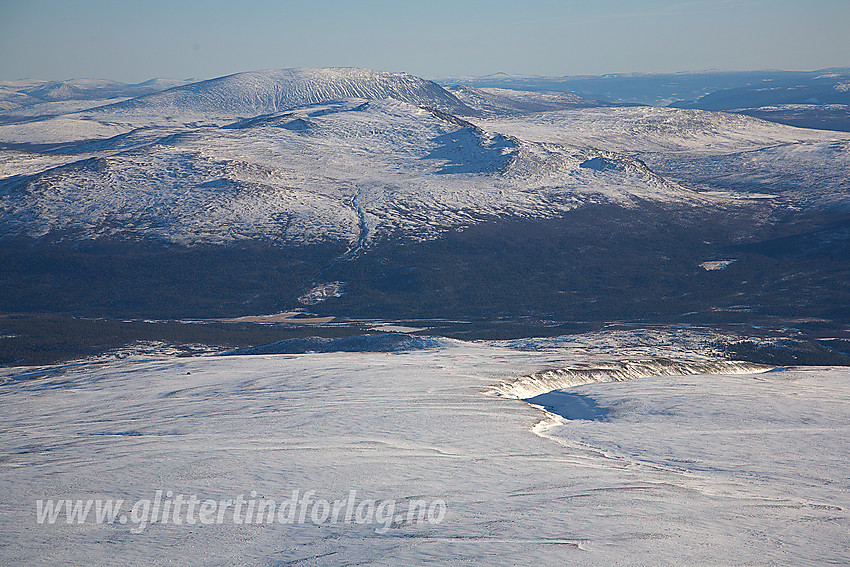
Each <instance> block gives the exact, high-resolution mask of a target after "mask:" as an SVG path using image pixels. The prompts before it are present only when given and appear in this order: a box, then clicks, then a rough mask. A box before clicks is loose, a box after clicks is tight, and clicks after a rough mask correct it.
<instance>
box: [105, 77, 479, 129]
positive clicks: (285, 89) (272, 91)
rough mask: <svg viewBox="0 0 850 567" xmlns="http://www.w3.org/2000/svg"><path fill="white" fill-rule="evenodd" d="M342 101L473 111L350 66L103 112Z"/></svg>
mask: <svg viewBox="0 0 850 567" xmlns="http://www.w3.org/2000/svg"><path fill="white" fill-rule="evenodd" d="M345 98H363V99H384V98H393V99H396V100H400V101H402V102H408V103H411V104H415V105H419V106H427V107H432V108H436V109H439V110H444V111H447V112H452V113H461V114H468V113H470V112H472V111H471V109H470V108H469V107H467V106H466V105H465V104H464V103H462V102H461V101H460V100H458V99H457V98H456V97H455V96H454V95H452V94H451V93H449V92H448V91H446V90H445V89H443V88H442V87H440V86H439V85H437V84H436V83H433V82H431V81H427V80H425V79H421V78H419V77H416V76H413V75H408V74H405V73H387V72H383V71H372V70H369V69H359V68H351V67H334V68H327V69H307V68H295V69H268V70H264V71H249V72H244V73H236V74H234V75H227V76H225V77H219V78H216V79H209V80H206V81H200V82H197V83H191V84H188V85H182V86H178V87H175V88H172V89H168V90H166V91H163V92H159V93H154V94H150V95H147V96H143V97H139V98H137V99H133V100H129V101H125V102H121V103H118V104H113V105H110V106H106V107H103V109H101V112H112V111H145V112H148V113H151V112H154V113H156V112H159V111H163V110H170V111H182V112H193V113H217V114H223V113H226V114H230V115H236V116H245V117H248V116H257V115H258V114H269V113H273V112H280V111H283V110H287V109H289V108H293V107H296V106H302V105H305V104H315V103H322V102H330V101H334V100H339V99H345Z"/></svg>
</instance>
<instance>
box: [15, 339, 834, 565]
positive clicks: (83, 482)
mask: <svg viewBox="0 0 850 567" xmlns="http://www.w3.org/2000/svg"><path fill="white" fill-rule="evenodd" d="M603 339H604V337H603ZM603 339H600V337H598V336H597V337H595V338H593V337H592V340H590V339H588V340H587V341H584V342H581V341H578V340H576V339H569V340H564V341H560V342H559V341H558V340H553V339H547V340H544V341H540V342H538V343H536V344H531V343H530V342H529V341H516V342H505V343H464V342H459V341H450V340H447V339H438V340H433V341H428V342H425V343H423V346H426V347H428V348H423V349H419V350H408V351H398V352H354V353H352V352H329V353H313V354H295V355H248V356H209V357H200V358H167V357H160V358H148V359H124V360H115V361H111V362H102V361H100V362H87V363H79V364H70V365H63V366H54V367H45V368H6V369H3V370H0V409H2V414H3V425H2V428H0V432H2V433H0V452H2V456H0V486H2V490H0V563H2V564H5V565H11V564H33V565H58V564H62V565H84V564H86V565H127V564H174V565H186V564H203V565H237V564H240V565H241V564H248V565H289V564H297V565H302V564H303V565H354V564H356V565H375V564H377V565H413V564H425V563H428V564H434V565H530V564H549V565H795V566H799V565H829V564H832V565H838V564H848V563H850V551H848V550H849V549H850V535H849V534H850V519H848V510H850V493H848V476H850V469H848V467H847V462H848V461H850V443H848V438H850V419H848V418H850V369H846V368H827V367H817V368H815V367H807V368H787V369H784V368H783V369H768V368H766V367H760V366H757V365H749V364H734V363H728V362H722V361H713V360H711V359H709V358H708V357H706V356H703V355H701V354H699V353H697V352H692V353H688V352H687V351H686V349H680V350H679V351H676V349H670V348H665V347H662V346H659V347H657V348H654V347H652V345H649V346H647V345H644V346H643V347H641V348H629V347H628V345H625V346H623V347H622V348H617V346H616V344H614V342H611V341H608V342H607V343H606V342H605V340H603ZM615 342H616V341H615ZM603 343H604V344H603ZM653 355H654V356H653ZM558 369H560V370H558ZM547 370H548V371H549V372H547ZM680 373H689V374H688V375H681V374H680ZM658 374H673V375H663V376H658ZM676 374H679V375H676ZM629 378H633V379H629ZM535 388H536V389H535ZM523 396H525V397H527V398H528V400H529V402H526V401H523V400H522V399H520V397H523ZM533 404H534V405H533ZM543 408H547V409H548V410H549V411H546V410H544V409H543ZM559 414H561V415H559ZM294 491H297V493H294ZM310 491H312V492H310ZM118 499H120V500H123V501H124V502H123V508H122V509H121V510H120V512H121V513H120V514H116V515H115V522H114V523H107V522H102V523H98V522H97V521H96V519H95V518H94V516H95V513H96V509H95V508H96V507H100V508H102V507H103V506H104V505H105V503H106V502H111V503H112V504H113V505H117V504H115V501H116V500H118ZM65 500H71V501H72V502H71V504H72V507H73V506H76V505H77V500H80V504H81V505H82V506H85V505H86V502H87V501H89V500H91V501H92V502H93V504H92V508H91V510H90V516H88V517H87V519H86V521H85V522H84V523H82V524H78V523H77V522H76V520H75V521H74V523H72V524H69V523H68V522H67V518H66V516H67V509H66V506H65V503H64V501H65ZM39 501H41V503H40V504H39ZM227 501H230V504H227ZM335 501H337V502H335ZM189 502H194V504H191V505H190V504H189ZM48 504H50V505H56V510H54V512H55V514H54V518H55V521H54V522H53V523H52V524H51V522H50V519H49V511H46V508H45V507H46V506H48ZM335 505H336V510H335V511H334V506H335ZM205 506H206V508H205ZM261 506H262V512H259V510H260V509H261ZM273 506H274V507H273ZM190 507H191V508H192V511H191V512H190V511H189V509H190ZM57 510H58V511H57ZM269 510H271V512H269ZM411 511H412V514H411V513H410V512H411ZM334 514H336V516H334ZM39 515H41V516H42V518H41V521H39V517H38V516H39ZM122 516H123V518H122ZM122 519H123V521H124V523H122ZM154 519H156V520H157V521H153V520H154ZM178 520H179V524H178V523H177V521H178ZM190 520H192V521H190ZM246 520H250V523H249V522H246Z"/></svg>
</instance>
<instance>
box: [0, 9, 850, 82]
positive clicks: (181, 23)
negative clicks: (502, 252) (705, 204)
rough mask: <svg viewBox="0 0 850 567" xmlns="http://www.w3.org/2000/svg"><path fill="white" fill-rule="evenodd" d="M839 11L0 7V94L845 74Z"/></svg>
mask: <svg viewBox="0 0 850 567" xmlns="http://www.w3.org/2000/svg"><path fill="white" fill-rule="evenodd" d="M848 37H850V0H693V1H682V0H608V1H606V0H596V1H593V0H586V1H571V0H562V1H558V0H512V1H508V0H486V1H484V0H480V1H479V0H428V1H426V0H422V1H415V2H413V1H406V0H394V1H393V0H360V1H357V0H350V1H343V0H283V1H271V0H241V1H235V0H234V1H231V0H206V1H193V0H135V1H133V0H129V1H126V0H111V1H110V0H0V80H9V79H19V78H24V77H30V78H37V79H69V78H78V77H92V78H105V79H114V80H119V81H124V82H132V83H135V82H140V81H144V80H146V79H150V78H152V77H175V78H189V77H193V78H199V79H203V78H209V77H215V76H220V75H225V74H228V73H235V72H238V71H247V70H256V69H268V68H281V67H331V66H356V67H369V68H373V69H380V70H385V71H406V72H409V73H413V74H416V75H420V76H425V77H431V78H436V77H446V76H457V75H485V74H490V73H495V72H499V71H502V72H507V73H514V74H531V75H577V74H604V73H628V72H674V71H700V70H707V69H721V70H759V69H786V70H813V69H821V68H826V67H848V66H850V39H848Z"/></svg>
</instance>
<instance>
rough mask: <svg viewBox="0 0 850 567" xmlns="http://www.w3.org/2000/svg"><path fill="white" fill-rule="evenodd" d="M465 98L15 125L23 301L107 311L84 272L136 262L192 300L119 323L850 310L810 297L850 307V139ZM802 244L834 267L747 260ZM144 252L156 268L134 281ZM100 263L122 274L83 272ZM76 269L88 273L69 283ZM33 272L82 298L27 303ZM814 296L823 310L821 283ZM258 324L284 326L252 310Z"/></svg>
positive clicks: (218, 87) (173, 96)
mask: <svg viewBox="0 0 850 567" xmlns="http://www.w3.org/2000/svg"><path fill="white" fill-rule="evenodd" d="M154 86H155V87H156V86H161V85H154ZM32 87H33V85H30V86H29V87H26V88H32ZM20 88H24V86H20ZM455 93H456V94H457V95H458V96H456V95H455V94H452V93H451V92H449V91H447V90H445V89H443V88H442V87H440V86H439V85H437V84H435V83H433V82H430V81H425V80H423V79H419V78H416V77H413V76H410V75H403V74H391V73H381V72H376V71H368V70H363V69H318V70H309V69H284V70H271V71H261V72H250V73H240V74H236V75H231V76H228V77H222V78H219V79H213V80H210V81H201V82H198V83H193V84H190V85H183V86H177V87H174V88H170V89H166V90H163V91H161V92H157V93H153V94H147V95H144V96H141V97H136V98H132V99H128V100H124V101H122V102H118V103H115V104H108V105H105V106H97V107H93V108H85V109H78V110H76V111H74V112H70V113H65V114H60V115H55V116H42V117H40V118H26V117H23V116H18V117H17V118H16V119H15V121H14V122H13V123H6V124H2V125H0V238H2V239H3V241H4V243H7V244H8V247H7V249H6V251H5V252H4V254H6V256H4V257H3V258H0V259H3V260H4V262H5V265H6V266H8V268H7V271H6V272H2V271H0V280H2V281H6V282H8V285H9V286H11V288H13V289H12V291H11V292H10V293H9V294H7V296H6V299H5V301H6V302H7V303H8V304H11V305H13V306H14V307H13V308H10V309H14V310H18V309H19V308H20V306H21V305H27V306H30V307H29V308H33V309H35V308H37V306H41V305H44V303H45V301H52V299H51V298H58V299H57V305H67V301H70V302H71V303H73V304H75V305H76V304H77V303H76V302H77V301H78V300H81V299H82V298H84V297H88V299H85V300H84V301H83V304H85V305H91V302H90V301H89V300H93V301H95V302H100V301H101V299H100V298H94V299H93V298H92V297H89V296H87V295H86V294H87V293H88V290H89V286H88V280H87V279H85V278H82V274H88V273H91V271H92V270H95V271H97V270H100V269H102V270H103V273H102V274H101V276H99V277H104V278H114V277H115V276H114V273H115V270H117V269H118V268H117V267H115V266H116V263H117V264H122V265H124V263H125V262H126V265H124V268H122V270H124V271H123V272H122V274H123V275H122V277H125V278H126V281H137V280H138V279H139V278H140V277H142V274H141V273H140V271H141V272H144V273H145V274H148V273H150V269H148V268H144V267H142V266H144V262H146V261H150V262H152V263H153V264H152V267H151V269H152V270H154V271H156V270H162V265H163V262H166V263H168V265H169V266H170V267H169V270H170V271H169V272H168V273H169V274H171V276H170V277H174V278H176V279H177V280H180V281H184V280H183V278H186V279H185V282H184V283H182V284H180V285H176V284H175V285H176V288H172V287H167V289H163V288H162V287H161V286H166V284H167V282H168V279H167V278H166V279H156V278H143V281H145V282H146V285H147V286H148V287H147V288H145V289H146V291H147V292H148V293H149V296H148V297H149V299H148V300H145V301H148V303H145V301H141V300H138V295H139V294H138V293H135V294H134V295H135V297H134V298H129V297H128V298H127V299H126V301H125V300H121V301H117V300H116V301H113V300H110V299H104V300H103V301H104V304H103V305H102V306H101V309H104V310H105V311H103V312H109V310H111V309H112V307H111V306H114V305H117V304H121V305H126V306H130V307H129V309H131V310H132V312H133V313H140V312H144V311H145V310H147V309H148V307H145V305H148V306H150V305H152V304H155V305H156V306H157V307H156V309H157V310H161V309H166V310H167V312H168V313H171V314H181V316H183V315H191V316H195V317H201V316H205V315H207V314H208V312H209V310H210V309H212V310H214V312H215V313H217V314H220V315H221V316H239V315H256V314H258V313H263V312H266V313H270V312H275V310H287V309H292V308H294V307H296V306H299V305H301V304H302V303H301V302H299V298H302V297H309V296H310V294H311V293H313V291H314V290H316V289H331V288H332V289H334V290H337V292H336V293H335V294H334V295H332V296H330V297H329V298H325V297H324V296H322V298H323V299H326V301H325V303H323V305H325V304H327V305H336V306H340V305H343V304H345V305H347V306H348V307H347V313H348V314H349V315H353V316H364V315H369V316H372V315H373V313H374V312H376V311H378V312H380V313H382V314H383V316H386V317H399V314H400V313H402V312H404V313H406V315H405V316H408V317H421V316H431V315H432V314H433V313H434V312H435V311H439V312H440V313H441V316H452V317H454V316H455V314H456V313H457V311H458V310H459V309H460V310H463V311H464V312H466V313H467V316H469V317H477V316H480V315H481V313H482V312H483V311H482V310H487V313H488V314H489V315H488V316H491V315H495V314H499V313H529V312H534V313H538V312H545V313H551V312H557V313H559V315H557V317H564V316H567V314H569V316H573V317H574V316H577V315H576V314H577V313H583V314H584V315H582V317H584V316H586V317H599V316H604V317H628V316H631V314H633V313H636V314H638V315H640V316H643V315H645V314H647V313H649V314H658V313H674V314H678V315H676V316H679V315H681V316H685V315H684V314H691V313H704V312H706V311H705V310H706V309H709V308H711V309H713V308H714V307H716V306H717V305H718V304H722V305H724V306H726V307H724V308H727V307H728V308H729V310H730V311H728V312H731V313H737V312H738V311H735V309H739V308H740V309H752V308H754V307H752V305H751V304H755V305H756V307H755V308H756V309H762V308H763V306H764V305H769V306H770V308H769V309H768V308H766V307H764V309H765V310H767V311H770V312H771V313H773V312H775V311H776V310H785V311H787V306H786V305H785V304H784V303H783V304H779V303H777V298H778V297H781V293H785V290H786V288H785V284H780V283H777V282H783V281H786V280H785V279H784V278H787V277H791V275H792V274H796V273H810V272H811V271H812V270H814V271H817V270H823V273H822V274H821V275H820V276H818V277H819V278H821V279H820V280H818V281H824V279H823V278H825V279H826V280H828V281H830V282H835V283H836V285H838V286H839V295H838V296H836V295H833V296H831V297H830V298H827V297H826V296H825V295H823V294H820V295H818V294H815V295H817V296H818V297H819V299H818V300H817V301H816V302H814V303H815V304H816V305H815V306H814V307H809V306H810V305H812V303H811V302H810V301H809V299H805V300H803V299H801V300H800V307H799V315H800V316H803V315H806V316H811V317H816V316H817V317H826V318H829V317H832V316H833V315H832V314H831V313H833V311H834V309H833V307H832V305H833V304H834V302H835V301H836V299H835V297H839V296H841V297H843V296H842V295H840V294H843V293H844V291H842V290H844V287H843V284H841V282H842V281H844V279H845V278H844V276H843V275H842V272H841V271H840V270H838V271H836V270H835V269H834V265H835V264H834V262H833V260H832V257H833V256H834V255H836V254H838V255H840V254H843V253H844V251H845V249H846V246H845V244H844V243H845V241H846V240H847V239H846V237H845V236H844V234H845V228H844V226H845V225H844V224H842V223H844V222H845V219H844V217H841V216H840V215H842V214H844V211H846V210H847V205H848V198H847V194H848V193H847V178H848V175H847V172H848V170H850V158H848V157H847V156H848V147H850V138H848V136H847V135H846V134H844V133H840V132H827V131H818V130H810V129H801V128H792V127H788V126H783V125H779V124H774V123H769V122H765V121H762V120H758V119H755V118H752V117H749V116H743V115H734V114H726V113H719V112H712V111H703V110H691V109H672V108H653V107H610V106H599V105H596V106H588V107H584V106H585V105H586V104H588V103H587V102H586V101H584V100H582V99H579V98H575V97H573V96H571V95H564V94H552V93H517V92H515V91H506V90H498V89H477V90H471V89H463V88H459V89H455ZM464 101H466V102H464ZM71 102H72V103H75V104H76V102H75V101H71ZM84 102H85V101H84ZM467 103H468V104H467ZM44 104H70V103H69V102H68V101H57V102H52V103H44ZM594 104H596V103H594ZM564 107H568V108H569V109H568V110H564V109H563V108H564ZM553 109H557V110H553ZM57 110H58V108H57ZM836 215H838V216H836ZM791 216H794V218H791ZM783 219H785V220H783ZM799 219H804V220H805V219H808V220H806V223H804V224H803V225H801V226H802V227H803V228H802V229H798V227H797V225H796V224H794V223H796V222H797V220H799ZM823 222H826V223H833V222H837V223H838V224H828V225H823V224H822V223H823ZM818 223H821V224H818ZM807 230H808V231H811V233H812V234H813V235H814V236H807V235H806V234H807V233H806V232H805V231H807ZM798 236H799V238H798ZM780 237H789V238H792V240H790V241H788V240H782V241H779V242H778V243H771V244H769V245H767V244H766V245H765V246H766V248H761V249H759V250H770V251H774V252H771V253H779V254H783V255H785V256H784V257H787V255H788V254H790V253H791V252H790V251H793V253H794V254H797V255H798V256H795V257H800V256H799V252H798V250H800V249H804V250H810V251H813V252H812V254H813V255H814V256H812V257H814V258H815V259H814V260H812V262H813V264H812V265H807V266H800V265H798V264H795V263H794V262H790V261H789V262H787V263H786V264H783V265H782V267H781V268H776V267H775V266H776V265H777V264H771V265H772V266H774V267H773V268H770V269H773V270H777V271H776V272H775V273H773V272H771V273H772V275H770V276H767V275H764V274H766V273H767V272H765V271H764V270H765V269H766V268H764V266H765V265H766V264H765V262H766V260H765V259H764V257H763V256H758V255H757V256H755V257H753V258H751V259H750V260H748V259H747V258H745V257H744V255H745V253H746V254H749V253H751V251H750V252H746V251H744V250H742V249H740V248H735V246H739V245H743V244H744V243H758V242H761V241H766V240H768V239H774V238H780ZM794 239H796V240H794ZM836 243H837V244H836ZM136 244H138V245H139V246H141V248H139V247H136V248H133V250H135V251H136V252H138V253H140V254H141V256H140V257H139V258H137V259H135V260H129V259H128V258H129V256H128V253H127V250H128V249H129V248H132V247H133V246H135V245H136ZM88 245H92V246H95V247H97V246H102V248H99V250H101V251H103V250H107V251H108V252H104V253H106V254H108V259H106V260H104V259H102V258H100V257H97V256H86V255H85V254H82V255H81V254H80V253H78V250H79V247H80V246H88ZM34 246H35V248H33V247H34ZM145 246H149V247H150V248H144V247H145ZM169 247H176V248H169ZM205 247H207V248H205ZM209 247H213V248H209ZM66 248H68V249H69V252H68V253H67V254H66V253H60V250H65V249H66ZM246 249H249V250H250V252H245V250H246ZM775 251H778V252H775ZM827 251H829V252H828V254H829V255H830V256H829V257H826V256H823V254H827ZM753 253H754V252H753ZM57 254H59V255H60V256H61V257H62V258H63V259H68V260H69V261H71V262H72V263H73V262H81V263H82V264H79V265H76V264H75V267H74V268H72V269H65V268H60V267H59V266H62V265H63V264H61V263H57V261H56V258H55V255H57ZM182 254H185V255H189V256H192V255H196V256H197V257H194V256H193V259H192V260H191V263H192V265H193V266H206V265H207V264H208V263H209V262H210V260H209V256H205V254H213V255H218V256H215V257H216V258H218V259H217V260H216V261H217V262H219V264H218V267H217V268H213V267H212V264H210V267H209V270H210V271H212V272H215V274H216V275H215V276H211V275H210V274H207V273H206V272H203V273H200V274H197V275H191V272H187V271H186V270H185V269H184V268H183V266H182V265H181V263H180V262H181V261H182V260H181V261H178V258H183V256H181V255H182ZM252 254H254V255H252ZM759 254H762V253H761V252H759ZM819 254H820V255H821V256H818V255H819ZM234 258H238V259H239V262H243V263H242V264H239V263H237V262H236V261H235V260H234ZM485 258H486V259H485ZM733 259H737V261H735V262H732V260H733ZM137 260H138V261H137ZM185 261H187V262H189V261H190V260H185ZM88 262H92V264H88ZM104 266H112V267H110V268H106V267H104ZM704 266H721V267H723V268H724V269H716V270H713V271H711V272H710V273H709V272H707V271H706V269H705V268H704ZM497 268H498V269H497ZM28 270H30V271H33V274H32V276H31V277H32V279H33V281H39V282H42V284H39V285H40V286H43V288H44V289H55V288H56V287H57V286H58V287H59V288H61V292H59V293H55V292H53V293H47V294H35V295H33V294H32V293H30V292H31V291H32V290H36V289H42V287H38V286H33V287H25V288H21V287H20V286H19V285H18V281H19V276H20V274H21V273H22V271H24V272H26V271H28ZM57 270H59V272H57ZM269 270H272V272H273V273H271V274H270V273H269ZM768 271H769V270H768ZM4 274H5V275H4ZM425 274H427V276H426V275H425ZM190 276H191V277H190ZM209 277H212V278H213V279H212V280H210V279H209ZM2 278H5V279H4V280H3V279H2ZM57 278H58V279H57ZM63 278H66V279H63ZM67 278H70V279H71V280H74V278H77V280H74V281H76V283H72V282H71V281H70V280H67ZM80 278H82V279H80ZM276 278H280V279H279V280H277V279H276ZM708 278H713V279H708ZM2 281H0V283H2ZM59 281H63V282H65V283H61V284H60V283H57V282H59ZM109 281H110V282H113V279H110V280H109ZM197 281H203V282H208V281H216V282H219V284H220V285H218V284H216V285H217V287H216V288H215V289H216V291H215V292H213V291H212V290H210V289H204V290H203V292H202V293H197V294H195V293H183V292H178V293H177V295H178V296H179V299H177V300H176V302H175V303H174V306H175V309H172V307H171V306H167V305H165V302H164V301H163V300H162V299H161V298H162V297H163V294H164V293H166V292H167V293H174V289H180V290H182V289H184V288H181V287H180V286H183V285H185V286H190V287H191V286H194V285H195V283H194V282H197ZM234 281H239V282H241V283H240V284H239V285H234V284H233V282H234ZM753 281H760V282H761V283H760V284H759V285H752V284H751V282H753ZM794 281H796V282H801V283H800V284H799V286H800V287H799V289H797V291H798V292H799V293H800V294H801V295H800V296H799V297H801V298H811V297H812V291H811V290H810V289H809V284H808V283H804V282H806V281H808V280H806V279H796V280H794ZM275 282H277V283H275ZM518 282H524V283H523V284H519V283H518ZM721 282H722V284H721ZM526 284H527V285H526ZM110 285H113V284H112V283H111V284H110ZM168 285H170V284H168ZM742 285H745V286H749V287H746V288H743V290H742V289H741V287H740V286H742ZM795 285H797V284H795ZM75 286H78V287H75ZM128 286H129V287H128ZM328 286H330V287H328ZM125 288H126V289H131V288H132V286H131V285H130V284H128V285H123V284H122V285H118V286H113V287H112V288H110V289H113V290H119V291H117V292H116V293H119V294H121V293H124V294H129V293H130V292H129V291H126V292H125V291H120V290H122V289H125ZM255 288H262V289H255ZM774 288H778V289H774ZM252 289H253V290H254V291H249V290H252ZM684 290H687V291H684ZM705 290H708V293H709V296H708V297H707V296H706V295H704V291H705ZM379 291H380V293H379ZM795 293H796V292H795ZM848 293H850V291H848ZM27 294H29V295H27ZM382 294H385V295H382ZM411 294H412V295H411ZM475 294H480V297H479V299H478V300H475V301H472V300H470V297H471V296H472V295H475ZM225 295H226V296H227V299H225V298H224V296H225ZM258 297H259V298H262V299H261V300H257V299H256V298H258ZM414 297H415V298H417V300H415V301H412V300H411V298H414ZM45 298H48V299H45ZM742 298H745V299H742ZM672 299H675V300H676V301H672ZM196 300H197V301H196ZM420 300H421V301H420ZM677 301H680V303H677ZM255 302H256V303H255ZM189 304H191V305H192V307H191V308H185V309H184V308H183V307H182V306H183V305H189ZM254 304H257V305H263V306H264V307H262V309H263V311H259V312H258V311H253V308H250V307H244V306H245V305H254ZM57 308H58V307H57ZM311 308H312V307H311ZM733 308H734V309H733ZM258 309H259V308H258ZM317 309H318V308H317ZM63 310H67V309H63ZM83 310H85V309H83ZM724 313H725V311H724ZM327 314H331V313H327ZM553 317H555V316H554V315H553ZM557 317H556V318H557Z"/></svg>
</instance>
